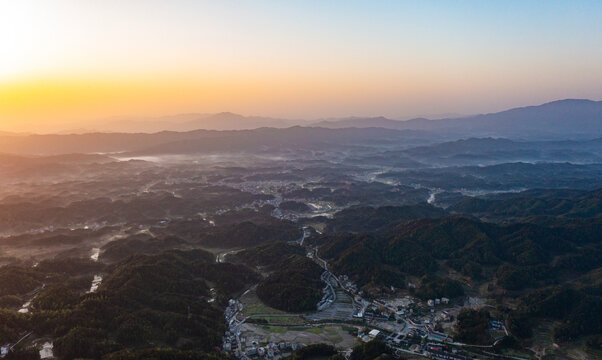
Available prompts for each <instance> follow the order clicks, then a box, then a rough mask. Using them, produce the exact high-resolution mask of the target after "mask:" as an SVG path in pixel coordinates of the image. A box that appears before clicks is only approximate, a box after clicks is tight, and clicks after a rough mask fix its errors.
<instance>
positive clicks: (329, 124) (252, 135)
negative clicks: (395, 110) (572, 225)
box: [0, 100, 602, 164]
mask: <svg viewBox="0 0 602 360" xmlns="http://www.w3.org/2000/svg"><path fill="white" fill-rule="evenodd" d="M290 122H291V121H290V120H280V119H273V118H263V117H244V116H241V115H236V114H232V113H220V114H214V115H197V114H185V115H178V116H176V117H170V118H159V119H157V120H156V121H153V120H151V121H150V122H142V121H141V120H136V121H134V122H128V121H124V122H123V123H122V124H120V127H121V128H122V131H121V132H114V131H109V130H106V131H105V132H96V133H86V134H64V135H58V134H57V135H27V134H7V133H0V152H4V153H14V154H34V155H35V154H68V153H93V152H96V153H105V152H111V153H114V152H127V153H139V154H142V153H144V154H163V153H166V154H182V153H202V152H211V151H214V152H215V151H257V149H262V148H265V149H271V150H274V149H281V150H282V149H300V148H306V149H307V148H311V149H314V150H316V149H317V150H319V149H326V148H331V149H333V148H335V147H337V146H341V145H344V146H358V145H362V144H372V145H379V146H380V145H384V146H386V145H387V144H390V145H392V146H394V147H397V148H398V149H401V148H408V147H411V146H418V145H429V144H432V143H434V142H441V141H450V140H457V139H466V138H471V137H494V138H500V137H503V138H508V139H514V140H529V141H532V140H559V139H560V140H570V139H577V140H589V139H594V138H599V137H602V101H591V100H561V101H555V102H551V103H547V104H543V105H540V106H530V107H524V108H517V109H512V110H507V111H503V112H499V113H494V114H486V115H476V116H470V117H463V118H455V119H443V120H428V119H414V120H408V121H398V120H391V119H387V118H384V117H375V118H345V119H339V120H327V121H319V122H317V123H313V124H310V123H304V124H305V125H306V126H292V127H290V125H291V123H290ZM169 124H171V125H169ZM168 125H169V126H170V127H173V128H177V129H178V131H175V130H174V131H160V132H155V133H144V132H143V131H138V132H137V133H131V132H130V130H132V131H133V130H135V129H138V128H140V127H143V128H144V129H147V130H148V129H151V128H153V126H154V129H162V128H164V127H167V126H168ZM201 125H203V126H205V127H209V128H218V129H219V130H220V131H216V130H187V129H190V128H197V127H199V126H201ZM308 125H309V126H308ZM107 126H108V127H109V128H110V125H107ZM233 128H236V129H239V128H248V130H247V129H245V130H231V129H233ZM107 132H110V133H107ZM543 145H545V146H544V147H545V148H546V151H545V152H542V149H543V148H541V146H543ZM569 148H570V149H572V151H570V152H566V149H569ZM536 150H537V151H538V152H536ZM595 150H599V140H598V141H597V142H590V143H584V144H580V145H578V146H576V145H575V144H567V143H560V144H553V146H552V144H525V143H522V142H521V143H513V142H509V141H501V140H500V141H493V140H492V139H489V140H474V139H473V140H470V141H466V142H458V143H448V144H442V145H439V146H438V147H434V148H423V149H420V148H418V149H416V150H414V153H411V154H410V153H408V154H405V155H410V156H411V157H413V158H421V157H423V156H426V157H429V158H431V159H430V160H431V161H433V160H434V159H433V157H437V158H438V160H437V161H442V162H444V163H446V164H451V163H453V162H454V161H455V160H454V159H453V158H451V156H456V157H458V158H462V159H463V161H462V162H464V160H466V159H465V158H467V157H474V160H475V161H478V162H481V161H486V160H487V159H484V158H483V154H484V153H488V154H489V155H491V156H493V157H494V158H497V157H498V156H500V155H503V156H504V157H508V158H509V159H511V158H517V157H518V158H520V159H527V160H529V161H542V160H544V161H547V160H549V159H550V158H554V159H562V160H563V161H578V162H592V161H598V159H599V156H600V151H595ZM562 152H566V153H565V154H564V155H563V156H559V155H558V154H559V153H562ZM527 155H528V156H527ZM561 155H562V154H561Z"/></svg>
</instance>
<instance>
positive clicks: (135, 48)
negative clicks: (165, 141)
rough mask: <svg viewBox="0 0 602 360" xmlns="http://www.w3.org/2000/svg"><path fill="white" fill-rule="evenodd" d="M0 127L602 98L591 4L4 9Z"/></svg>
mask: <svg viewBox="0 0 602 360" xmlns="http://www.w3.org/2000/svg"><path fill="white" fill-rule="evenodd" d="M0 14H1V15H0V34H2V35H1V36H0V130H19V131H50V130H52V129H59V128H60V127H61V126H62V127H65V126H78V127H86V126H87V125H89V124H90V123H89V121H91V120H96V119H103V118H108V117H114V116H159V115H168V114H176V113H183V112H202V113H210V112H221V111H232V112H238V113H242V114H249V115H251V114H252V115H265V116H275V117H288V118H321V117H334V116H348V115H358V116H363V115H385V116H389V117H393V118H409V117H412V116H416V115H430V114H441V113H459V114H472V113H479V112H493V111H498V110H503V109H506V108H509V107H515V106H523V105H531V104H538V103H543V102H546V101H550V100H556V99H561V98H590V99H594V100H600V99H602V20H601V19H602V2H601V1H575V0H573V1H508V0H504V1H411V2H410V1H380V2H379V1H223V0H220V1H193V0H190V1H187V0H169V1H168V0H164V1H157V0H140V1H138V0H127V1H123V0H102V1H101V0H97V1H92V0H38V1H32V0H19V1H8V0H7V1H0Z"/></svg>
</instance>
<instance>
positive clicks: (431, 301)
mask: <svg viewBox="0 0 602 360" xmlns="http://www.w3.org/2000/svg"><path fill="white" fill-rule="evenodd" d="M426 303H427V304H428V306H435V301H433V300H432V299H429V300H428V301H427V302H426Z"/></svg>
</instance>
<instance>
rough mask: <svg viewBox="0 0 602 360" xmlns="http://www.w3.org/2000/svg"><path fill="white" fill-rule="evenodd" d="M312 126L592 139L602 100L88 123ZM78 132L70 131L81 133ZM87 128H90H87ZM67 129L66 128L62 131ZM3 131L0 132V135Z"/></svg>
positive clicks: (167, 127) (178, 127) (156, 127)
mask: <svg viewBox="0 0 602 360" xmlns="http://www.w3.org/2000/svg"><path fill="white" fill-rule="evenodd" d="M291 126H314V127H323V128H329V129H342V128H351V127H354V128H368V127H379V128H385V129H394V130H421V131H429V132H436V133H438V135H440V136H445V137H447V138H449V139H454V138H455V139H458V138H467V137H483V136H493V137H505V138H514V139H559V138H563V139H566V138H594V137H600V136H602V101H592V100H576V99H567V100H559V101H553V102H549V103H546V104H543V105H539V106H528V107H521V108H515V109H510V110H506V111H502V112H498V113H491V114H481V115H471V116H463V117H449V118H445V119H439V120H430V119H426V118H415V119H411V120H406V121H402V120H394V119H389V118H386V117H382V116H378V117H347V118H333V119H325V120H317V121H310V120H291V119H279V118H271V117H261V116H243V115H239V114H234V113H230V112H223V113H218V114H180V115H174V116H165V117H157V118H150V119H149V118H138V119H131V118H125V119H114V120H105V121H103V122H99V123H97V124H96V125H92V128H93V129H95V130H94V132H119V133H154V132H160V131H178V132H186V131H192V130H199V129H203V130H252V129H258V128H262V127H270V128H287V127H291ZM83 132H86V131H82V130H81V129H80V130H77V131H75V130H74V131H72V133H83ZM88 132H91V131H88ZM63 133H68V132H63ZM0 135H1V134H0Z"/></svg>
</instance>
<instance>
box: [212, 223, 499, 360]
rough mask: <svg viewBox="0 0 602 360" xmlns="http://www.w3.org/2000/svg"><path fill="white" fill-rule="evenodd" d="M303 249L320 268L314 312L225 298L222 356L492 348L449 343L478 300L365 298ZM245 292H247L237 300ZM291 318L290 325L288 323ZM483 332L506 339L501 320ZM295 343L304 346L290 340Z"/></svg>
mask: <svg viewBox="0 0 602 360" xmlns="http://www.w3.org/2000/svg"><path fill="white" fill-rule="evenodd" d="M309 234H310V231H309V229H308V228H307V227H306V228H304V235H303V237H302V238H301V239H300V240H299V241H298V242H297V244H298V245H300V246H304V244H303V241H304V239H305V238H306V237H308V236H309ZM305 246H306V248H307V249H308V251H307V257H309V258H311V259H313V260H314V261H315V262H316V263H318V264H319V265H320V266H321V267H322V268H323V269H324V271H323V273H322V275H321V277H320V279H321V280H322V282H323V283H324V288H323V298H322V299H321V300H320V301H319V303H318V304H317V307H316V311H315V312H311V313H305V314H283V313H276V314H269V313H263V314H252V315H248V314H246V312H245V306H244V304H243V301H241V299H231V300H230V301H229V304H228V307H227V309H226V311H225V321H226V326H227V331H226V333H225V335H224V338H223V350H224V351H226V352H228V353H230V354H231V355H232V356H234V357H235V358H237V359H242V360H248V359H280V358H283V357H285V356H287V355H289V354H290V353H292V352H293V351H295V350H296V349H299V348H301V347H304V346H307V345H310V344H314V343H321V342H323V343H331V344H333V345H335V346H336V347H337V348H339V350H340V351H341V353H342V354H343V355H347V356H348V355H349V354H350V353H351V349H352V348H353V347H354V346H355V345H357V344H358V343H360V342H369V341H372V340H374V339H381V340H382V341H384V342H385V343H386V344H387V345H388V346H389V347H390V348H391V349H392V351H393V352H394V353H395V354H396V355H398V356H401V355H403V354H406V355H415V356H424V357H430V358H435V359H440V360H467V359H471V358H476V357H477V356H478V355H481V353H480V351H481V350H487V349H491V348H493V344H492V345H486V346H482V345H481V346H477V345H475V346H472V345H469V344H463V343H460V342H455V341H454V339H453V337H452V336H451V335H450V333H451V330H452V329H453V326H454V324H455V320H456V317H457V315H458V313H459V312H460V310H461V309H462V308H464V307H472V308H479V307H480V306H482V305H483V302H482V300H481V299H475V298H467V299H465V300H466V301H463V300H456V301H451V300H450V299H448V298H445V297H442V298H434V299H428V300H426V301H422V300H420V299H418V298H415V297H412V296H409V295H406V296H403V297H400V298H392V299H368V298H367V297H365V296H364V294H363V292H362V291H360V290H358V287H357V285H356V284H354V283H353V281H352V280H351V279H350V278H349V277H348V276H347V275H339V276H337V275H335V274H333V273H332V272H330V271H329V270H328V263H327V261H325V260H324V259H322V258H320V257H319V255H318V249H317V247H311V246H307V245H305ZM251 292H252V289H250V290H248V291H247V292H245V294H243V297H245V296H248V294H249V293H251ZM291 318H292V319H295V321H294V322H291ZM258 319H261V320H258ZM267 319H269V321H268V320H267ZM266 329H267V330H266ZM337 331H338V332H337ZM489 331H490V333H491V335H492V337H493V338H494V340H495V343H497V342H498V341H501V340H502V339H503V338H504V337H505V336H508V335H509V333H508V330H507V328H506V324H505V323H504V321H502V320H491V321H490V323H489ZM304 332H306V333H307V334H303V333H304ZM309 334H313V335H314V336H311V335H309ZM329 334H330V335H329ZM333 334H334V336H331V335H333ZM274 335H278V336H274ZM318 335H319V336H318ZM287 336H288V337H287ZM275 339H276V340H281V341H276V340H275ZM299 339H301V340H304V341H295V340H299ZM340 339H343V340H341V341H339V340H340ZM285 340H286V341H285ZM495 343H494V344H495Z"/></svg>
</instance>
